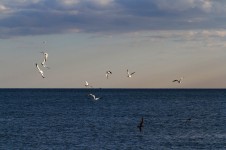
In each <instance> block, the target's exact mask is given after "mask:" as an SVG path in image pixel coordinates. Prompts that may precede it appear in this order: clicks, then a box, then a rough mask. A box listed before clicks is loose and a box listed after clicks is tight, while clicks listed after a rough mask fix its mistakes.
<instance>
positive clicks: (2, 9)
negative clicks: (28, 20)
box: [0, 4, 8, 12]
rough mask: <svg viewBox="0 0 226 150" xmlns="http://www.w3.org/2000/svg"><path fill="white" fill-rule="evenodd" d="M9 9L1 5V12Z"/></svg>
mask: <svg viewBox="0 0 226 150" xmlns="http://www.w3.org/2000/svg"><path fill="white" fill-rule="evenodd" d="M7 9H8V8H6V7H5V6H4V5H1V4H0V12H4V11H6V10H7Z"/></svg>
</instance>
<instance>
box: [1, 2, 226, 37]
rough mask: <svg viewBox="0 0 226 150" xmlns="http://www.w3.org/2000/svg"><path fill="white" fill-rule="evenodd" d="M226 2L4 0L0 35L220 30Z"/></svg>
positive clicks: (224, 18)
mask: <svg viewBox="0 0 226 150" xmlns="http://www.w3.org/2000/svg"><path fill="white" fill-rule="evenodd" d="M225 8H226V1H223V0H215V1H210V0H184V1H181V0H172V1H169V0H51V1H49V0H11V1H10V2H9V1H8V0H2V1H1V2H0V13H1V15H0V33H1V35H0V38H10V37H15V36H26V35H47V34H61V33H72V32H82V33H128V32H138V31H148V30H223V29H225V24H226V16H225V15H224V14H225V13H226V10H225ZM219 32H220V31H219ZM206 34H208V33H206ZM220 34H225V33H223V32H222V33H219V35H220ZM224 36H225V35H224Z"/></svg>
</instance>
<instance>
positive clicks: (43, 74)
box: [35, 63, 45, 78]
mask: <svg viewBox="0 0 226 150" xmlns="http://www.w3.org/2000/svg"><path fill="white" fill-rule="evenodd" d="M35 66H36V68H37V69H38V71H39V72H40V73H41V75H42V77H43V78H45V76H44V73H43V71H42V70H41V69H40V68H39V66H38V64H37V63H36V64H35Z"/></svg>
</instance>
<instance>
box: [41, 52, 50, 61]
mask: <svg viewBox="0 0 226 150" xmlns="http://www.w3.org/2000/svg"><path fill="white" fill-rule="evenodd" d="M41 53H42V54H43V55H44V60H45V62H46V61H47V58H48V56H49V54H48V53H46V52H43V51H42V52H41Z"/></svg>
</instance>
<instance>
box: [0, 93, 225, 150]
mask: <svg viewBox="0 0 226 150" xmlns="http://www.w3.org/2000/svg"><path fill="white" fill-rule="evenodd" d="M89 93H93V94H95V95H97V96H101V97H102V99H100V100H98V101H93V100H92V99H91V98H90V97H89V96H87V95H88V94H89ZM141 117H144V128H143V131H142V132H140V131H139V129H138V128H137V125H138V124H139V122H140V119H141ZM0 149H7V150H9V149H29V150H32V149H54V150H55V149H57V150H58V149H59V150H62V149H78V150H83V149H87V150H101V149H109V150H112V149H118V150H123V149H134V150H138V149H154V150H156V149H178V150H183V149H186V150H187V149H222V150H223V149H226V90H157V89H155V90H153V89H148V90H141V89H140V90H135V89H133V90H128V89H127V90H126V89H118V90H116V89H1V90H0Z"/></svg>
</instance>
